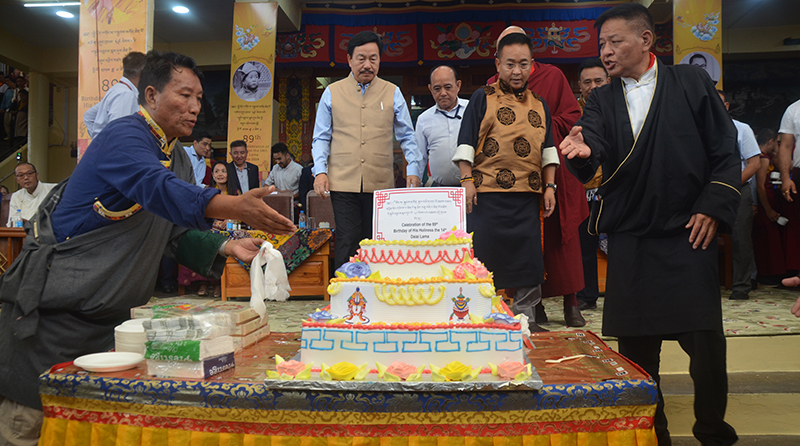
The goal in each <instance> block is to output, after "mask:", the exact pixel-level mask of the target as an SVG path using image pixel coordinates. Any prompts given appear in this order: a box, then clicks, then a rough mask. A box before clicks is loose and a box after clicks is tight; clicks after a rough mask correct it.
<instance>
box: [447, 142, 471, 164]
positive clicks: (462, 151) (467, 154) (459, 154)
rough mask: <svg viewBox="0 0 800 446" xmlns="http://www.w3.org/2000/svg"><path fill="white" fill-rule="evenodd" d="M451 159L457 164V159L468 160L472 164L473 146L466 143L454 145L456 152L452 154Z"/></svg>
mask: <svg viewBox="0 0 800 446" xmlns="http://www.w3.org/2000/svg"><path fill="white" fill-rule="evenodd" d="M452 161H453V162H454V163H456V165H458V162H459V161H468V162H469V163H470V164H474V161H475V148H474V147H472V146H470V145H467V144H461V145H460V146H458V147H456V153H455V155H453V160H452Z"/></svg>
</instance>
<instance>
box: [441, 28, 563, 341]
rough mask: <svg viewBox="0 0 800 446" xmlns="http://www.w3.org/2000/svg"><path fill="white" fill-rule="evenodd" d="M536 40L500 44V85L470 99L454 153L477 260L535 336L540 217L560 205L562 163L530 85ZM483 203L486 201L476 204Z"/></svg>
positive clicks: (513, 37)
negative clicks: (508, 293) (509, 291)
mask: <svg viewBox="0 0 800 446" xmlns="http://www.w3.org/2000/svg"><path fill="white" fill-rule="evenodd" d="M532 56H533V50H532V45H531V41H530V38H528V37H527V36H526V35H525V34H520V33H512V34H508V35H507V36H505V37H503V38H502V39H501V40H500V42H499V43H498V46H497V56H496V58H495V66H496V67H497V73H498V75H499V79H498V81H497V82H495V83H493V84H490V85H487V86H485V87H483V88H482V89H478V90H477V91H475V93H473V94H472V97H471V98H470V103H469V105H468V106H467V109H466V110H465V111H464V119H463V123H462V124H461V131H460V133H459V136H458V147H457V149H456V154H455V156H453V162H455V163H456V164H457V165H458V167H459V170H460V172H461V186H462V187H464V189H465V194H466V202H467V214H468V215H467V230H468V231H469V232H474V233H475V238H474V242H473V247H474V250H475V256H476V257H478V258H480V259H481V260H482V261H483V262H484V264H485V265H486V267H487V268H488V269H489V270H490V271H493V272H494V282H495V286H496V287H497V288H515V289H516V291H515V293H514V305H513V308H512V309H513V311H514V313H515V314H520V313H523V314H525V315H526V316H527V317H528V320H529V328H530V331H531V332H541V331H547V330H544V329H543V328H541V327H539V326H538V325H537V324H536V322H535V321H534V314H533V307H534V306H535V305H536V304H537V303H539V302H540V301H541V299H542V291H541V284H542V282H544V265H543V261H542V238H541V237H542V233H541V226H540V221H539V209H540V197H541V201H542V202H543V205H544V206H543V207H544V209H543V213H542V215H543V216H544V217H545V218H546V217H549V216H550V215H552V214H553V211H554V210H555V207H556V195H555V191H556V185H555V184H554V181H555V172H556V168H557V167H558V165H559V159H558V153H557V152H556V149H555V147H554V144H553V136H552V134H551V126H550V111H549V110H548V108H547V104H546V103H545V102H544V101H543V100H542V99H541V98H539V97H538V96H537V95H535V94H534V93H532V92H531V91H530V90H528V88H527V82H528V76H529V75H530V68H531V63H532ZM478 198H480V200H479V199H478Z"/></svg>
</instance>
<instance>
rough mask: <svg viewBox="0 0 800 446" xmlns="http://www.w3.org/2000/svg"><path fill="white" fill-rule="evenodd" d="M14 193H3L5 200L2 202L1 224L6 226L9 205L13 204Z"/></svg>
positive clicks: (0, 206) (0, 211)
mask: <svg viewBox="0 0 800 446" xmlns="http://www.w3.org/2000/svg"><path fill="white" fill-rule="evenodd" d="M11 195H12V193H7V194H5V195H3V201H2V202H0V226H5V225H6V223H7V222H8V206H9V205H10V204H11Z"/></svg>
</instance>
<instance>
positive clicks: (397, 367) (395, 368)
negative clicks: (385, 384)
mask: <svg viewBox="0 0 800 446" xmlns="http://www.w3.org/2000/svg"><path fill="white" fill-rule="evenodd" d="M416 371H417V368H416V367H414V366H413V365H408V364H406V363H403V362H399V361H395V362H393V363H391V364H390V365H389V368H387V369H386V373H391V374H392V375H394V376H399V377H400V379H402V380H403V381H405V380H406V379H407V378H408V377H409V376H411V375H412V374H414V373H416Z"/></svg>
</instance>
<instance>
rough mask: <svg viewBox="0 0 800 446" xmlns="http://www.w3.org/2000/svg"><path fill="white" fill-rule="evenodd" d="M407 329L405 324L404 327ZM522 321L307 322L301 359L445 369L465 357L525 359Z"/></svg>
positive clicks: (480, 361)
mask: <svg viewBox="0 0 800 446" xmlns="http://www.w3.org/2000/svg"><path fill="white" fill-rule="evenodd" d="M401 327H402V326H401ZM523 355H524V352H523V349H522V333H521V332H520V326H519V324H516V325H513V326H503V325H498V324H480V325H475V324H455V325H449V326H445V327H436V326H430V325H429V326H424V325H421V326H418V327H414V328H400V327H397V326H387V327H385V328H383V327H381V326H348V325H346V324H337V325H325V324H321V323H309V322H306V323H304V324H303V331H302V336H301V340H300V359H301V361H302V362H304V363H306V364H310V363H312V362H313V363H314V367H320V366H321V365H322V364H323V363H325V364H326V365H329V366H330V365H333V364H336V363H339V362H343V361H344V362H349V363H351V364H354V365H357V366H360V365H362V364H364V363H367V364H369V367H370V368H374V367H375V363H376V362H380V363H381V364H383V365H387V366H388V365H389V364H391V363H392V362H395V361H400V362H404V363H406V364H410V365H413V366H415V367H419V366H421V365H425V366H426V368H427V366H428V365H429V364H434V365H436V366H437V367H444V366H445V365H447V364H448V363H450V362H452V361H459V362H461V363H462V364H466V365H469V366H472V367H486V366H487V364H489V363H492V364H502V363H504V362H506V361H516V362H524V357H523Z"/></svg>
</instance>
